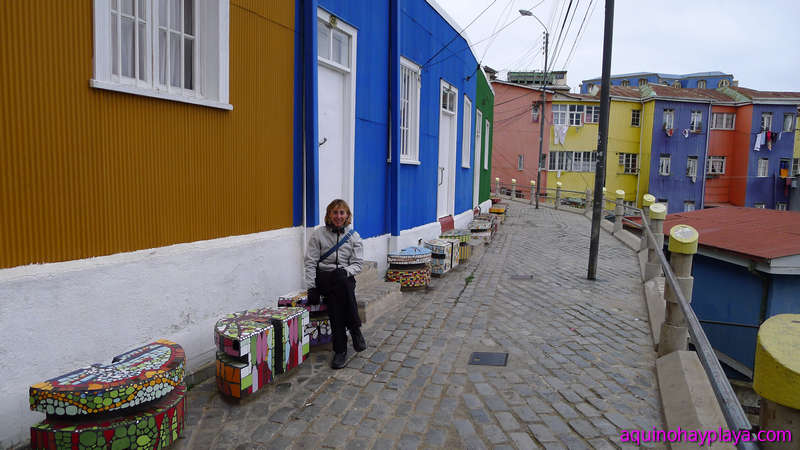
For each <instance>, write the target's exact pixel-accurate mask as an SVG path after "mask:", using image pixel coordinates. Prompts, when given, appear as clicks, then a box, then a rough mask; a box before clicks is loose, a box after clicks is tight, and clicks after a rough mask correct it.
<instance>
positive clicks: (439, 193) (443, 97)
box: [436, 81, 458, 217]
mask: <svg viewBox="0 0 800 450" xmlns="http://www.w3.org/2000/svg"><path fill="white" fill-rule="evenodd" d="M439 92H440V95H439V167H438V172H437V179H436V182H437V183H438V186H437V190H436V216H437V217H444V216H448V215H450V214H453V203H454V200H455V183H456V177H455V165H456V130H457V127H456V124H457V121H456V117H457V115H458V114H457V113H458V103H457V102H458V100H457V99H458V90H457V89H456V88H454V87H453V86H452V85H451V84H449V83H447V82H445V81H442V82H441V89H440V91H439Z"/></svg>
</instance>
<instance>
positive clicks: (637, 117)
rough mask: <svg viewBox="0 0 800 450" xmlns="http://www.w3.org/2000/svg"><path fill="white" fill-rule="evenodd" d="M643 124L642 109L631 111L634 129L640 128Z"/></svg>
mask: <svg viewBox="0 0 800 450" xmlns="http://www.w3.org/2000/svg"><path fill="white" fill-rule="evenodd" d="M641 123H642V110H641V109H632V110H631V126H632V127H639V126H641Z"/></svg>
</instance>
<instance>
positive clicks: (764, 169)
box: [756, 158, 769, 178]
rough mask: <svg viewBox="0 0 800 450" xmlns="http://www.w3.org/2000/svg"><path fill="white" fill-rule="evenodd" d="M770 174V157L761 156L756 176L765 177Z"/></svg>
mask: <svg viewBox="0 0 800 450" xmlns="http://www.w3.org/2000/svg"><path fill="white" fill-rule="evenodd" d="M768 174H769V159H768V158H759V160H758V172H757V174H756V176H757V177H758V178H764V177H766V176H767V175H768Z"/></svg>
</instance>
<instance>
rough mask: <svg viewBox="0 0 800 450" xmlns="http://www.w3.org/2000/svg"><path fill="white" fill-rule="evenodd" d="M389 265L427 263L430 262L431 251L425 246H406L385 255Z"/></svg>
mask: <svg viewBox="0 0 800 450" xmlns="http://www.w3.org/2000/svg"><path fill="white" fill-rule="evenodd" d="M386 262H388V263H389V265H391V266H398V265H406V264H427V263H430V262H431V251H430V249H427V248H425V247H406V248H404V249H402V250H400V251H399V252H397V253H390V254H389V255H387V256H386Z"/></svg>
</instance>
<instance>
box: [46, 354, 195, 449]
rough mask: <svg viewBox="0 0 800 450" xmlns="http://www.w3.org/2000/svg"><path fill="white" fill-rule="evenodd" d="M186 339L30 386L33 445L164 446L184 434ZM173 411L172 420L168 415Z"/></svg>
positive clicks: (96, 446)
mask: <svg viewBox="0 0 800 450" xmlns="http://www.w3.org/2000/svg"><path fill="white" fill-rule="evenodd" d="M185 367H186V356H185V353H184V351H183V348H181V346H180V345H178V344H176V343H174V342H171V341H167V340H158V341H155V342H153V343H150V344H148V345H145V346H142V347H139V348H137V349H134V350H131V351H129V352H127V353H123V354H122V355H119V356H116V357H115V358H113V360H112V363H111V364H109V365H100V364H94V365H92V366H89V367H85V368H82V369H78V370H75V371H73V372H69V373H67V374H65V375H61V376H58V377H55V378H52V379H50V380H47V381H44V382H42V383H38V384H35V385H33V386H31V387H30V408H31V410H33V411H39V412H44V413H46V414H47V418H46V419H45V420H44V421H43V422H41V423H39V424H37V425H34V426H32V427H31V447H32V448H35V449H63V448H79V447H80V448H106V447H108V448H133V447H141V448H164V447H167V446H168V445H169V444H171V443H172V442H173V441H174V440H176V439H177V438H178V437H180V435H181V432H182V430H183V410H184V402H185V400H184V397H185V393H186V388H185V386H184V385H183V377H184V375H185ZM164 417H168V419H169V420H168V421H166V422H165V421H164Z"/></svg>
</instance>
